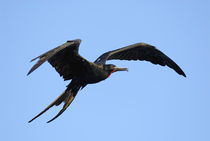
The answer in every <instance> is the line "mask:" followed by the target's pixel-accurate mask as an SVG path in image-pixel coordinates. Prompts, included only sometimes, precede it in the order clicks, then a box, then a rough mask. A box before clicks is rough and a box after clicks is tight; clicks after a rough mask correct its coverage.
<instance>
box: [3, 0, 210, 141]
mask: <svg viewBox="0 0 210 141" xmlns="http://www.w3.org/2000/svg"><path fill="white" fill-rule="evenodd" d="M209 7H210V1H209V0H105V1H97V0H83V1H82V0H59V1H58V0H56V1H55V0H34V1H30V0H1V1H0V20H1V23H0V25H1V26H0V41H1V42H0V43H1V45H0V46H1V55H0V60H1V61H0V68H1V73H0V76H1V102H0V106H1V116H0V119H1V120H0V140H2V141H14V140H16V141H28V140H30V141H40V140H51V141H60V140H68V141H84V140H85V141H110V140H111V141H112V140H113V141H128V140H131V141H209V140H210V134H209V133H210V86H209V85H210V75H209V73H210V63H209V62H210V55H209V53H210V8H209ZM76 38H80V39H82V43H81V46H80V54H81V55H82V56H83V57H85V58H87V59H88V60H90V61H94V60H95V59H96V57H98V56H99V55H101V54H102V53H104V52H105V51H109V50H113V49H116V48H120V47H123V46H127V45H130V44H133V43H137V42H145V43H149V44H152V45H154V46H156V47H157V48H158V49H160V50H161V51H163V52H164V53H165V54H167V55H168V56H169V57H170V58H172V59H173V60H174V61H175V62H176V63H177V64H178V65H179V66H180V67H181V68H182V69H183V70H184V71H185V73H186V75H187V78H184V77H182V76H180V75H178V74H176V73H175V72H174V71H173V70H171V69H169V68H168V67H161V66H157V65H153V64H151V63H148V62H140V61H138V62H129V61H110V62H109V63H114V64H116V65H117V66H119V67H128V68H129V72H119V73H115V74H113V75H112V76H111V77H110V78H109V79H107V80H106V81H103V82H101V83H98V84H93V85H88V86H87V87H86V88H84V89H83V90H82V91H80V92H79V94H78V95H77V97H76V99H75V101H74V102H73V103H72V105H71V106H70V107H69V108H68V109H67V110H66V112H65V113H64V114H63V115H61V116H60V117H59V118H58V119H56V120H55V121H53V122H52V123H50V124H47V123H46V121H48V120H49V119H51V118H52V117H53V116H54V115H55V114H56V113H57V112H58V110H59V109H60V108H61V107H53V108H52V109H51V110H50V111H48V112H47V113H45V114H44V115H43V116H41V117H40V118H38V119H36V120H35V121H34V122H32V123H30V124H29V123H27V121H28V120H30V119H31V118H32V117H33V116H35V115H36V114H37V113H39V112H40V111H41V110H43V109H44V108H45V107H46V106H47V105H48V104H49V103H50V102H51V101H53V100H54V99H55V98H56V97H57V96H58V95H60V93H61V92H62V91H63V90H64V89H65V86H66V85H67V84H68V82H64V81H63V80H62V78H60V77H59V75H58V74H57V73H56V72H55V70H54V69H53V68H52V67H51V66H50V65H49V64H48V63H45V64H43V65H42V66H41V67H40V68H39V69H38V70H36V71H35V72H33V73H32V74H31V75H30V76H26V74H27V72H28V70H29V69H30V68H31V67H32V65H33V64H34V62H33V63H29V61H30V59H32V58H34V57H36V56H38V55H40V54H42V53H44V52H45V51H48V50H50V49H52V48H54V47H56V46H58V45H60V44H62V43H64V42H66V41H67V40H72V39H76Z"/></svg>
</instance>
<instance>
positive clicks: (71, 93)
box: [28, 39, 186, 123]
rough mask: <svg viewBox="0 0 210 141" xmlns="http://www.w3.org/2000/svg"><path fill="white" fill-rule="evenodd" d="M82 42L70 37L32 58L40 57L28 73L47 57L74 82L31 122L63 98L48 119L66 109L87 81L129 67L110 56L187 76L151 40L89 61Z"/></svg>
mask: <svg viewBox="0 0 210 141" xmlns="http://www.w3.org/2000/svg"><path fill="white" fill-rule="evenodd" d="M80 43H81V40H80V39H76V40H70V41H67V42H66V43H64V44H62V45H60V46H58V47H56V48H54V49H52V50H50V51H48V52H46V53H44V54H42V55H40V56H38V57H36V58H34V59H32V60H31V61H34V60H36V59H39V60H38V62H37V63H36V64H35V65H34V66H33V67H32V68H31V70H30V71H29V72H28V75H29V74H30V73H31V72H33V71H34V70H35V69H37V68H38V67H39V66H40V65H41V64H43V63H44V62H45V61H48V62H49V63H50V64H51V65H52V66H53V67H54V68H55V70H56V71H57V72H58V73H59V74H60V76H62V77H63V78H64V80H71V82H70V83H69V85H68V86H67V89H66V90H65V91H64V92H63V93H62V94H61V95H60V96H59V97H58V98H57V99H55V100H54V101H53V102H52V103H51V104H50V105H49V106H48V107H47V108H45V109H44V110H43V111H42V112H41V113H39V114H38V115H37V116H35V117H34V118H33V119H31V120H30V121H29V122H32V121H33V120H34V119H36V118H37V117H39V116H40V115H42V114H43V113H44V112H46V111H47V110H48V109H50V108H51V107H52V106H54V105H55V106H58V105H60V104H61V103H62V102H64V105H63V108H62V109H61V110H60V112H59V113H58V114H57V115H56V116H55V117H54V118H52V119H51V120H49V121H48V122H47V123H49V122H51V121H53V120H54V119H56V118H57V117H58V116H60V115H61V114H62V113H63V112H64V111H65V110H66V109H67V107H68V106H69V105H70V104H71V102H72V101H73V100H74V98H75V96H76V95H77V92H78V91H79V90H80V89H82V88H84V87H85V86H86V85H87V84H92V83H97V82H100V81H102V80H105V79H107V78H108V77H109V76H110V75H111V74H112V73H114V72H117V71H127V70H128V69H127V68H118V67H116V66H115V65H112V64H106V61H107V60H113V59H115V60H141V61H143V60H146V61H150V62H151V63H153V64H159V65H161V66H168V67H170V68H172V69H173V70H175V71H176V72H177V73H178V74H180V75H183V76H184V77H186V75H185V73H184V72H183V71H182V69H181V68H180V67H179V66H178V65H177V64H176V63H175V62H174V61H173V60H171V59H170V58H169V57H168V56H166V55H165V54H164V53H162V52H161V51H160V50H158V49H157V48H155V47H154V46H152V45H149V44H145V43H137V44H133V45H129V46H126V47H123V48H120V49H116V50H113V51H108V52H106V53H104V54H102V55H101V56H100V57H98V58H97V59H96V60H95V62H89V61H88V60H86V59H85V58H83V57H82V56H80V55H79V53H78V50H79V45H80Z"/></svg>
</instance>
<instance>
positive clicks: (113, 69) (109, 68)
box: [104, 64, 128, 77]
mask: <svg viewBox="0 0 210 141" xmlns="http://www.w3.org/2000/svg"><path fill="white" fill-rule="evenodd" d="M104 70H105V71H106V72H107V73H108V77H109V76H110V75H111V74H112V73H114V72H117V71H128V68H118V67H117V66H115V65H112V64H107V65H104Z"/></svg>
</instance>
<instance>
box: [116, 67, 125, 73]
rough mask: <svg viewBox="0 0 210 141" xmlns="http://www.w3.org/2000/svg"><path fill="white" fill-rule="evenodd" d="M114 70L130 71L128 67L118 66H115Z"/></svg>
mask: <svg viewBox="0 0 210 141" xmlns="http://www.w3.org/2000/svg"><path fill="white" fill-rule="evenodd" d="M114 71H115V72H116V71H128V68H118V67H115V68H114Z"/></svg>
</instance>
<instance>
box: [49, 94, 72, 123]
mask: <svg viewBox="0 0 210 141" xmlns="http://www.w3.org/2000/svg"><path fill="white" fill-rule="evenodd" d="M74 98H75V95H73V94H68V95H67V97H66V98H65V104H64V105H63V108H62V109H61V110H60V111H59V113H58V114H57V115H56V116H55V117H53V118H52V119H51V120H49V121H48V122H47V123H50V122H51V121H53V120H55V119H56V118H57V117H59V116H60V115H61V114H62V113H63V112H64V111H65V110H66V109H67V108H68V107H69V105H70V104H71V103H72V101H73V100H74Z"/></svg>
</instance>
